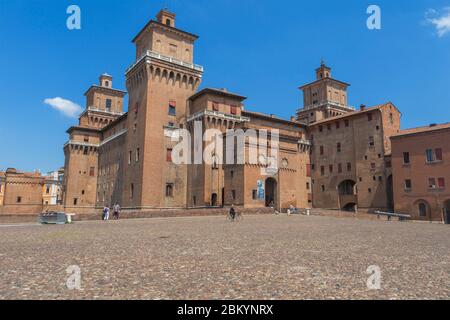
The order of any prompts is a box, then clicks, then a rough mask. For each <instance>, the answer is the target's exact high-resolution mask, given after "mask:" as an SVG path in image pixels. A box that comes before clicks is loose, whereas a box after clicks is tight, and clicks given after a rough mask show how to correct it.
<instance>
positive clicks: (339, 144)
mask: <svg viewBox="0 0 450 320" xmlns="http://www.w3.org/2000/svg"><path fill="white" fill-rule="evenodd" d="M337 152H341V143H340V142H338V144H337Z"/></svg>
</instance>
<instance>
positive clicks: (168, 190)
mask: <svg viewBox="0 0 450 320" xmlns="http://www.w3.org/2000/svg"><path fill="white" fill-rule="evenodd" d="M166 197H173V184H171V183H169V184H167V185H166Z"/></svg>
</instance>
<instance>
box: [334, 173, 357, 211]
mask: <svg viewBox="0 0 450 320" xmlns="http://www.w3.org/2000/svg"><path fill="white" fill-rule="evenodd" d="M338 193H339V207H340V209H341V210H343V211H348V212H356V207H357V203H358V196H357V194H356V182H355V181H353V180H344V181H342V182H341V183H340V184H339V185H338Z"/></svg>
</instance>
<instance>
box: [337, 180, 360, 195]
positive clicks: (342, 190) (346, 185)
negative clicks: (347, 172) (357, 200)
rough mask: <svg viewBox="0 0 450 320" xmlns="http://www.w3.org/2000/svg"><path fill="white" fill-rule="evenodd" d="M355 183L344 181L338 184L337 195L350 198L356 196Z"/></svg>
mask: <svg viewBox="0 0 450 320" xmlns="http://www.w3.org/2000/svg"><path fill="white" fill-rule="evenodd" d="M355 185H356V182H355V181H353V180H344V181H342V182H341V183H340V184H339V187H338V189H339V195H342V196H352V195H355V194H356V188H355Z"/></svg>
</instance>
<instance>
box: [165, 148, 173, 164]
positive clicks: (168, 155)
mask: <svg viewBox="0 0 450 320" xmlns="http://www.w3.org/2000/svg"><path fill="white" fill-rule="evenodd" d="M166 161H167V162H172V149H167V151H166Z"/></svg>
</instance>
